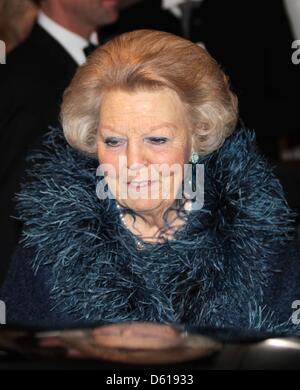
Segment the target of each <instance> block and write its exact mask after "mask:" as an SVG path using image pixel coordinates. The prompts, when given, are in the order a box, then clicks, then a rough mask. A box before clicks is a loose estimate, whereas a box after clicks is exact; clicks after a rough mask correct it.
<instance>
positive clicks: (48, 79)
mask: <svg viewBox="0 0 300 390" xmlns="http://www.w3.org/2000/svg"><path fill="white" fill-rule="evenodd" d="M76 69H77V64H76V62H75V61H74V60H73V58H72V57H71V56H70V55H69V54H68V53H67V52H66V51H65V49H64V48H63V47H62V46H61V45H60V44H59V43H58V42H57V41H56V40H55V39H54V38H53V37H52V36H50V35H49V34H48V33H47V32H46V31H45V30H44V29H43V28H42V27H40V26H39V25H38V24H36V25H35V26H34V27H33V30H32V32H31V34H30V36H29V37H28V38H27V39H26V40H25V41H24V42H23V43H22V44H21V45H20V46H18V47H17V48H16V49H15V50H14V51H13V52H12V53H11V54H10V55H9V56H8V58H7V64H6V65H4V66H1V75H0V83H1V95H0V140H1V141H0V144H1V148H2V150H1V153H0V188H1V195H0V201H1V217H0V236H1V248H0V251H1V261H0V284H1V279H2V278H3V275H4V274H5V271H6V270H7V267H8V264H9V259H10V256H11V253H12V250H13V248H14V246H15V244H16V242H17V240H18V237H19V234H20V230H21V229H20V224H19V223H18V222H17V221H16V220H15V219H13V218H12V217H11V216H13V215H15V211H14V201H13V200H12V198H13V196H14V193H15V192H16V191H17V190H18V189H19V183H20V180H21V177H22V176H23V175H24V168H25V156H26V154H27V153H28V150H29V149H31V148H35V147H37V146H38V145H39V143H40V137H41V135H43V134H44V133H46V131H47V130H48V126H49V125H53V126H56V125H57V124H58V121H59V119H58V116H59V109H60V103H61V100H62V94H63V91H64V89H65V88H66V87H67V86H68V84H69V83H70V81H71V79H72V77H73V75H74V73H75V71H76Z"/></svg>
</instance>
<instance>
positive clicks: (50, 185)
mask: <svg viewBox="0 0 300 390" xmlns="http://www.w3.org/2000/svg"><path fill="white" fill-rule="evenodd" d="M61 138H62V137H61V130H55V129H53V131H52V132H51V133H50V135H49V136H48V138H47V140H46V141H45V148H44V149H43V151H41V152H39V153H37V154H34V155H33V156H32V157H31V164H32V165H33V166H34V170H33V172H32V180H31V181H28V182H26V183H25V184H24V185H23V187H22V190H21V192H20V193H19V195H18V210H19V216H20V218H21V220H22V221H23V223H24V230H23V242H22V243H21V244H20V246H19V248H18V250H17V251H16V253H15V255H14V257H13V260H12V263H11V268H10V271H9V273H8V276H7V278H6V281H5V283H4V286H3V287H2V290H1V292H0V299H1V300H3V301H5V303H6V307H7V321H8V323H11V324H12V323H18V324H22V325H30V326H35V327H48V328H49V327H51V328H55V327H63V326H70V325H72V326H73V325H83V324H84V325H85V324H94V323H97V324H102V323H114V322H123V321H138V320H143V321H154V322H160V323H171V324H174V323H176V324H184V325H190V326H192V325H195V326H210V327H225V328H230V329H231V328H232V329H243V330H251V329H258V330H262V331H272V332H278V333H283V334H298V335H300V325H297V322H299V321H295V319H296V320H297V316H296V313H295V307H292V305H293V302H294V301H295V300H299V299H300V258H299V248H298V246H297V244H296V241H295V228H294V220H293V218H294V215H293V213H292V212H291V210H290V209H289V207H288V206H287V204H286V201H285V198H284V195H283V191H282V187H281V185H280V183H279V181H278V180H277V179H276V177H275V176H274V175H273V173H272V169H271V168H270V167H269V165H268V163H267V162H266V161H265V160H264V158H263V157H262V156H261V155H260V154H259V153H258V151H257V149H256V145H255V134H254V132H253V131H249V130H244V129H241V130H236V131H235V132H234V133H233V134H232V135H231V136H230V137H229V138H227V139H226V141H225V143H224V144H223V146H222V147H221V148H219V150H217V151H215V152H214V153H212V154H210V155H208V156H204V157H203V156H202V157H201V158H200V160H199V163H202V164H204V169H205V193H204V207H203V208H202V209H201V210H197V211H193V212H192V213H191V214H190V215H189V217H188V221H187V223H186V225H185V226H184V227H183V228H181V229H180V230H178V232H177V233H176V236H175V238H176V239H175V240H172V241H168V242H166V243H164V244H150V243H148V244H146V246H145V248H144V249H143V250H140V249H138V248H137V246H136V243H135V239H134V238H135V237H134V236H133V234H132V233H131V232H130V231H128V230H127V229H126V228H125V227H124V226H123V224H122V223H121V221H120V216H119V210H118V209H117V207H116V203H115V201H114V200H111V199H106V200H101V201H100V200H99V199H98V198H97V196H96V175H95V172H96V168H97V161H96V160H94V159H92V158H89V157H86V156H83V155H81V154H79V153H78V152H76V151H74V150H73V149H72V148H71V147H69V146H68V145H66V144H65V143H64V142H63V141H62V139H61ZM299 317H300V316H299Z"/></svg>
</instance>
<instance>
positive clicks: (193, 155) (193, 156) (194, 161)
mask: <svg viewBox="0 0 300 390" xmlns="http://www.w3.org/2000/svg"><path fill="white" fill-rule="evenodd" d="M198 161H199V155H198V153H196V152H192V153H191V157H190V162H191V163H192V178H191V179H192V183H191V184H192V191H193V192H196V164H197V162H198Z"/></svg>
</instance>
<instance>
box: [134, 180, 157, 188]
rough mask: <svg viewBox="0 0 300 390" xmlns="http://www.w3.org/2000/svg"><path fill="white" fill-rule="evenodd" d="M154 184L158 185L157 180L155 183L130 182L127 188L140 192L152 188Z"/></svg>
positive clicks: (145, 181)
mask: <svg viewBox="0 0 300 390" xmlns="http://www.w3.org/2000/svg"><path fill="white" fill-rule="evenodd" d="M154 183H157V180H156V181H153V180H144V181H130V182H127V186H128V188H133V189H136V190H139V189H141V188H146V187H150V186H152V185H153V184H154Z"/></svg>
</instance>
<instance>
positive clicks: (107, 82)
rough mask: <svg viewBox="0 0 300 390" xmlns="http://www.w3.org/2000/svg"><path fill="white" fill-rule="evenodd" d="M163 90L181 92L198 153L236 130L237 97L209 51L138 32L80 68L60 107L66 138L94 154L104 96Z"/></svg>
mask: <svg viewBox="0 0 300 390" xmlns="http://www.w3.org/2000/svg"><path fill="white" fill-rule="evenodd" d="M162 88H169V89H171V90H173V91H175V92H176V93H177V94H178V95H179V97H180V99H181V102H182V103H183V105H184V108H185V109H186V113H187V118H188V120H189V124H190V129H191V131H192V134H191V136H193V137H194V145H195V146H194V150H195V151H197V152H198V153H199V154H208V153H211V152H212V151H214V150H216V149H217V148H219V147H220V146H221V145H222V143H223V142H224V140H225V139H226V137H228V136H229V135H230V134H231V133H232V131H233V130H234V128H235V125H236V121H237V99H236V97H235V95H234V94H233V93H232V92H231V91H230V88H229V83H228V80H227V78H226V76H225V75H224V73H223V71H222V70H221V69H220V67H219V65H218V64H217V62H216V61H215V60H214V59H213V58H212V57H211V56H210V55H209V54H208V52H207V51H206V50H205V49H203V48H202V47H200V46H198V45H196V44H194V43H192V42H190V41H188V40H186V39H183V38H180V37H178V36H176V35H173V34H170V33H166V32H162V31H155V30H136V31H132V32H129V33H125V34H122V35H120V36H118V37H117V38H114V39H113V40H111V41H109V42H108V43H106V44H105V45H103V46H101V47H100V48H98V49H97V50H96V51H95V52H94V53H93V54H92V55H91V56H90V57H89V58H88V60H87V63H86V64H85V65H83V66H82V67H80V68H79V69H78V71H77V73H76V75H75V77H74V78H73V80H72V82H71V84H70V86H69V87H68V88H67V89H66V91H65V93H64V98H63V104H62V110H61V121H62V125H63V129H64V134H65V137H66V139H67V141H68V142H69V144H70V145H71V146H73V147H74V148H76V149H78V150H80V151H82V152H84V153H88V154H90V155H94V156H95V155H96V135H97V130H98V125H99V115H100V105H101V100H102V96H103V94H105V92H106V91H109V90H112V89H121V90H125V91H128V92H134V91H137V90H140V89H143V90H159V89H162Z"/></svg>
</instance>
